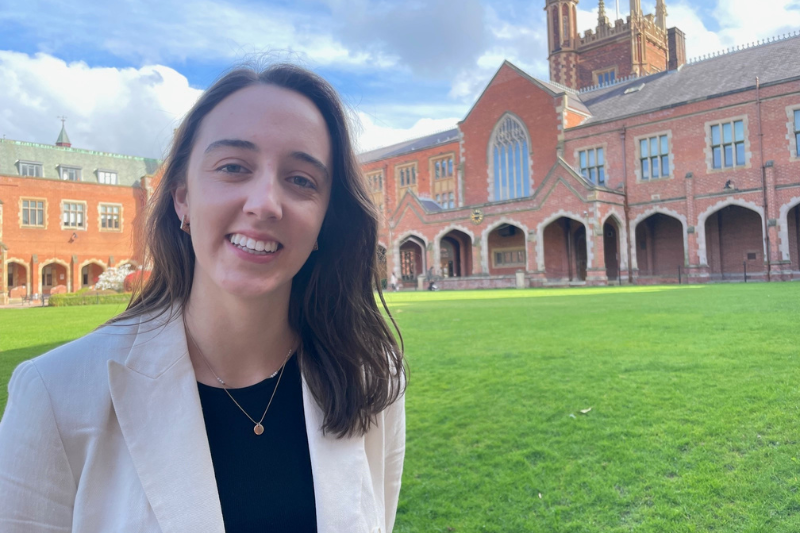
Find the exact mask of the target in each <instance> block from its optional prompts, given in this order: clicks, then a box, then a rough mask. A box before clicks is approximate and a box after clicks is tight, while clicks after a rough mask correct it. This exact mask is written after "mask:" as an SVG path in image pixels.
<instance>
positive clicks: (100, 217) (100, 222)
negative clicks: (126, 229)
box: [97, 202, 123, 233]
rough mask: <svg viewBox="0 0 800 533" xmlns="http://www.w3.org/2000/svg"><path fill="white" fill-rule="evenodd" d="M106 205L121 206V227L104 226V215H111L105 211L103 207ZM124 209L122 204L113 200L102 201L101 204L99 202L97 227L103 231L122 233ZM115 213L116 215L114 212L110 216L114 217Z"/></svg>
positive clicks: (119, 216) (118, 214) (119, 214)
mask: <svg viewBox="0 0 800 533" xmlns="http://www.w3.org/2000/svg"><path fill="white" fill-rule="evenodd" d="M104 207H118V208H119V213H117V216H118V218H119V228H104V227H103V217H104V216H109V214H106V213H104V212H103V208H104ZM122 211H123V207H122V204H117V203H112V202H100V203H99V204H97V228H98V229H99V230H100V231H103V232H109V233H121V232H122ZM113 215H114V213H111V214H110V216H112V217H113Z"/></svg>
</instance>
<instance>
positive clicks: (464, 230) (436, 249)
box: [433, 224, 475, 275]
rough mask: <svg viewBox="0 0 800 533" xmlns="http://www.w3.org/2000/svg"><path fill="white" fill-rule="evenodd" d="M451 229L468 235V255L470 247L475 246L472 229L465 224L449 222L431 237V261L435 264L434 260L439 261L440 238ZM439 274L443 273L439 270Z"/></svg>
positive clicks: (440, 251)
mask: <svg viewBox="0 0 800 533" xmlns="http://www.w3.org/2000/svg"><path fill="white" fill-rule="evenodd" d="M451 231H460V232H461V233H463V234H464V235H466V236H467V237H469V239H470V240H469V244H470V250H469V254H470V255H471V254H472V247H473V246H475V234H474V233H473V232H472V230H470V229H469V228H467V227H465V226H462V225H460V224H450V225H449V226H446V227H445V228H443V229H442V230H441V231H440V232H439V233H437V234H436V237H434V238H433V261H434V264H436V262H437V261H439V257H440V254H441V253H442V238H444V236H445V235H447V234H448V233H450V232H451ZM439 274H441V275H444V274H442V273H441V272H439ZM471 274H472V273H471V272H470V273H469V274H468V275H471ZM462 275H463V274H462Z"/></svg>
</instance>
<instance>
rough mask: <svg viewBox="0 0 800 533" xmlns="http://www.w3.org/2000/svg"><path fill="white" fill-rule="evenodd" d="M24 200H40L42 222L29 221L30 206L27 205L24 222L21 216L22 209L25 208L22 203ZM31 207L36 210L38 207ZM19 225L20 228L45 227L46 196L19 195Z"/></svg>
mask: <svg viewBox="0 0 800 533" xmlns="http://www.w3.org/2000/svg"><path fill="white" fill-rule="evenodd" d="M25 202H42V222H43V223H42V224H31V223H30V210H31V207H30V206H29V207H28V208H27V209H28V223H27V224H26V223H25V222H24V220H25V219H24V218H23V216H22V211H23V209H25V207H24V203H25ZM33 209H35V210H38V208H36V207H34V208H33ZM19 227H20V228H36V229H47V198H32V197H27V196H25V197H21V198H20V199H19Z"/></svg>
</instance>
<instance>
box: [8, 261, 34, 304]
mask: <svg viewBox="0 0 800 533" xmlns="http://www.w3.org/2000/svg"><path fill="white" fill-rule="evenodd" d="M10 264H15V265H19V266H21V267H22V268H24V269H25V292H26V294H28V295H30V294H31V293H32V291H31V275H32V272H31V265H30V263H29V262H27V261H25V260H23V259H20V258H18V257H9V258H8V259H6V262H5V267H6V268H5V272H8V265H10ZM8 290H9V291H11V287H9V288H8Z"/></svg>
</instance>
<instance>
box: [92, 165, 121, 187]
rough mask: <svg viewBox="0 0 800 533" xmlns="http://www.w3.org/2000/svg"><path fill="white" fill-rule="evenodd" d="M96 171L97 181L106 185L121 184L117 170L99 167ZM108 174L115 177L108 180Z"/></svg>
mask: <svg viewBox="0 0 800 533" xmlns="http://www.w3.org/2000/svg"><path fill="white" fill-rule="evenodd" d="M96 173H97V183H102V184H104V185H119V174H118V173H117V171H116V170H105V169H102V168H98V169H97V171H96ZM108 176H113V179H111V180H107V178H108Z"/></svg>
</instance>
